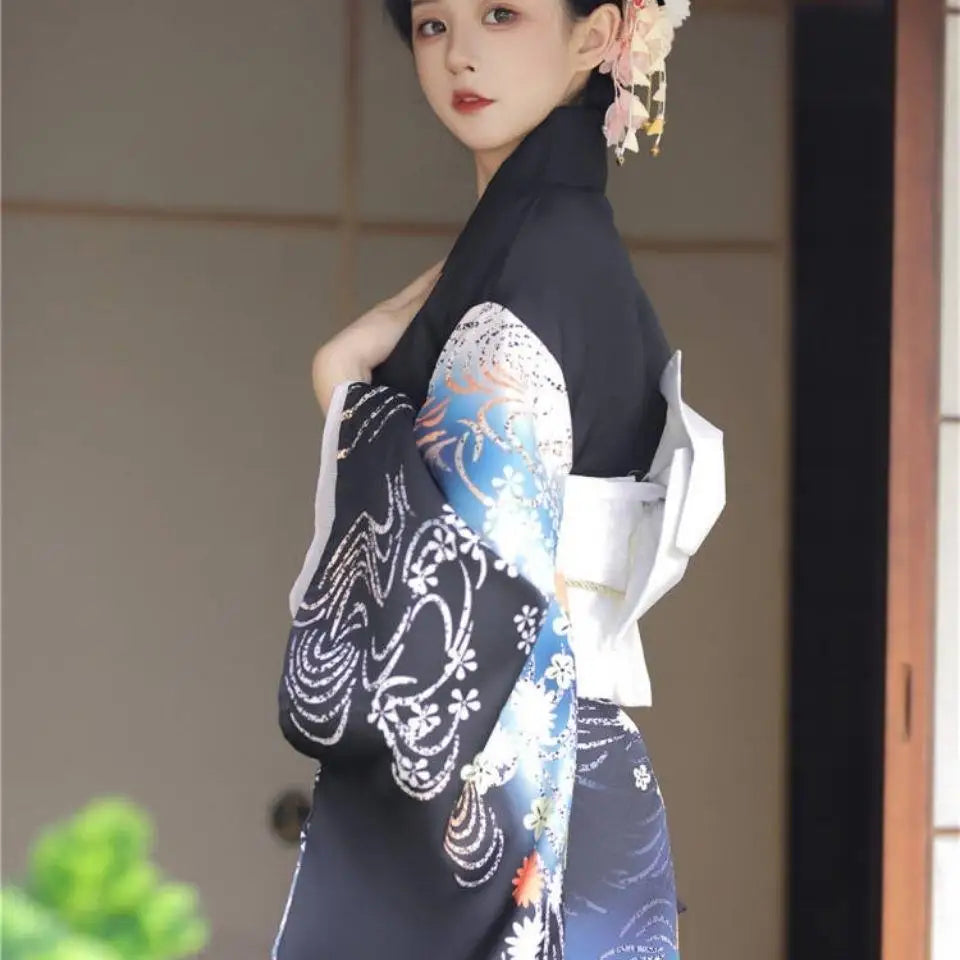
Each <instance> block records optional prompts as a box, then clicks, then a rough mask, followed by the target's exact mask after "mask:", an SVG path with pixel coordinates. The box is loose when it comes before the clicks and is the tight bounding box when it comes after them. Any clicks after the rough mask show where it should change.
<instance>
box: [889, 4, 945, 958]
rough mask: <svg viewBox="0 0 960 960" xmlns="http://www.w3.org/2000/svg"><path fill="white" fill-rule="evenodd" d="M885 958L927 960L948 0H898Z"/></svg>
mask: <svg viewBox="0 0 960 960" xmlns="http://www.w3.org/2000/svg"><path fill="white" fill-rule="evenodd" d="M895 17H896V20H895V26H896V30H895V50H894V65H895V104H894V176H893V190H894V196H893V211H894V215H893V276H892V328H891V368H890V458H889V459H890V472H889V509H888V523H889V527H888V563H887V649H886V697H885V704H886V707H885V724H884V797H883V838H884V839H883V919H882V933H881V944H882V946H881V949H882V954H881V956H882V960H928V957H929V954H930V924H931V912H930V899H931V897H930V894H931V890H930V887H931V880H932V876H931V875H932V865H931V861H932V847H933V776H932V765H933V759H932V758H933V735H932V734H933V691H934V683H933V680H934V675H933V671H934V648H935V603H936V533H937V453H938V449H937V448H938V435H939V432H938V427H939V409H940V404H939V395H940V391H939V372H940V362H939V349H940V259H941V231H940V197H941V169H942V168H941V163H942V157H941V154H942V142H943V141H942V137H943V134H942V100H943V67H944V52H943V51H944V33H945V10H944V3H943V0H896V3H895Z"/></svg>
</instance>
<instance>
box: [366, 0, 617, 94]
mask: <svg viewBox="0 0 960 960" xmlns="http://www.w3.org/2000/svg"><path fill="white" fill-rule="evenodd" d="M561 3H564V4H566V7H567V11H568V12H569V14H570V16H571V17H573V18H574V19H580V18H581V17H586V16H588V15H589V14H591V13H592V12H593V11H594V10H596V9H597V7H602V6H603V5H604V4H605V3H613V5H614V6H616V7H621V9H622V6H621V3H620V2H619V0H561ZM384 6H385V7H386V10H387V14H388V15H389V17H390V19H391V20H392V21H393V25H394V26H395V27H396V28H397V32H398V33H399V34H400V36H401V37H402V38H403V40H404V42H405V43H406V45H407V46H408V47H409V46H412V44H413V21H412V18H411V16H410V0H384ZM578 102H579V103H583V104H585V105H586V106H591V107H599V108H601V109H606V108H607V107H608V106H610V104H611V103H613V82H612V81H611V79H610V75H609V74H604V73H600V71H599V69H594V70H593V72H592V73H591V74H590V76H589V77H588V78H587V82H586V84H585V86H584V88H583V90H582V91H581V92H580V96H579V97H578Z"/></svg>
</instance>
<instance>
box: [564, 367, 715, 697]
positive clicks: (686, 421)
mask: <svg viewBox="0 0 960 960" xmlns="http://www.w3.org/2000/svg"><path fill="white" fill-rule="evenodd" d="M680 361H681V351H679V350H677V351H675V352H674V353H673V355H672V356H671V358H670V360H669V361H668V362H667V364H666V366H665V367H664V369H663V372H662V373H661V375H660V392H661V393H662V394H663V396H664V397H665V399H666V401H667V416H666V423H665V424H664V428H663V433H662V435H661V437H660V443H659V445H658V446H657V450H656V453H655V454H654V457H653V461H652V462H651V465H650V469H649V470H648V471H647V473H646V475H645V476H644V477H643V479H642V480H640V481H637V480H636V479H635V478H634V477H633V476H626V477H585V476H580V475H577V474H568V475H567V477H566V479H565V487H564V494H563V518H562V521H561V525H560V536H559V542H558V545H557V567H558V570H559V571H560V573H562V574H563V576H564V578H565V579H566V581H567V587H568V590H567V598H568V613H569V617H570V625H571V632H570V641H571V645H572V647H573V652H574V655H575V656H576V662H577V692H578V694H579V695H580V696H582V697H591V698H596V699H604V700H612V701H613V702H614V703H618V704H620V705H622V706H634V707H638V706H650V705H651V704H652V702H653V699H652V694H651V688H650V676H649V673H648V672H647V665H646V660H645V658H644V655H643V644H642V642H641V640H640V630H639V627H638V624H637V621H638V620H639V618H640V617H642V616H643V614H644V613H646V611H647V610H649V609H650V607H652V606H653V604H655V603H656V602H657V601H658V600H659V599H660V598H661V597H662V596H663V595H664V594H665V593H666V592H667V591H668V590H670V589H671V588H672V587H673V586H675V585H676V584H677V583H678V582H679V581H680V580H681V579H682V577H683V575H684V573H685V572H686V568H687V563H688V562H689V560H690V557H691V556H693V554H694V553H696V551H697V550H698V549H699V547H700V544H701V543H703V541H704V538H705V537H706V535H707V534H708V533H709V531H710V529H711V528H712V527H713V525H714V523H715V522H716V520H717V518H718V517H719V516H720V513H721V511H722V510H723V508H724V505H725V504H726V482H725V477H724V460H723V431H722V430H720V429H718V428H717V427H716V426H714V425H713V424H712V423H710V422H709V421H708V420H705V419H704V418H703V417H702V416H700V414H699V413H697V412H696V411H695V410H693V409H692V408H691V407H690V406H689V405H688V404H686V403H684V401H683V398H682V396H681V390H680V381H681V377H680Z"/></svg>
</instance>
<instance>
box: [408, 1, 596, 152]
mask: <svg viewBox="0 0 960 960" xmlns="http://www.w3.org/2000/svg"><path fill="white" fill-rule="evenodd" d="M411 14H412V25H413V54H414V59H415V61H416V66H417V75H418V76H419V78H420V85H421V87H422V88H423V92H424V94H425V95H426V98H427V101H428V102H429V104H430V106H431V107H432V108H433V111H434V113H436V115H437V116H438V117H439V118H440V120H441V121H442V122H443V124H444V125H445V126H446V127H447V128H448V129H449V130H450V132H451V133H453V135H454V136H455V137H457V139H458V140H460V141H461V142H462V143H463V144H465V145H466V146H467V147H469V148H470V149H471V150H473V151H474V152H485V151H499V150H501V149H503V148H504V147H510V146H511V145H513V144H515V143H516V142H517V141H519V140H520V139H522V138H523V137H524V136H525V135H526V134H527V133H528V132H529V131H530V130H532V129H533V128H534V127H535V126H536V125H537V124H538V123H540V121H541V120H543V119H544V117H546V116H547V114H548V113H550V111H551V110H552V109H553V108H554V107H555V106H557V105H558V104H559V103H562V102H564V101H565V100H566V99H568V98H569V96H570V95H571V94H572V93H574V92H575V91H576V90H577V88H578V87H579V86H580V85H582V83H583V81H584V80H585V78H586V73H587V72H589V71H584V69H583V62H582V61H583V57H582V54H580V55H579V56H578V53H577V51H578V48H579V47H580V40H581V38H580V37H579V35H578V31H577V30H576V29H575V26H574V21H573V20H572V19H571V17H570V15H569V13H568V12H567V4H566V2H565V0H511V2H507V3H494V2H491V0H411Z"/></svg>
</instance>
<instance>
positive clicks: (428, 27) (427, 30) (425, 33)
mask: <svg viewBox="0 0 960 960" xmlns="http://www.w3.org/2000/svg"><path fill="white" fill-rule="evenodd" d="M443 30H444V26H443V21H442V20H424V21H423V23H420V24H418V25H417V36H419V37H435V36H436V35H437V34H438V33H442V32H443Z"/></svg>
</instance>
